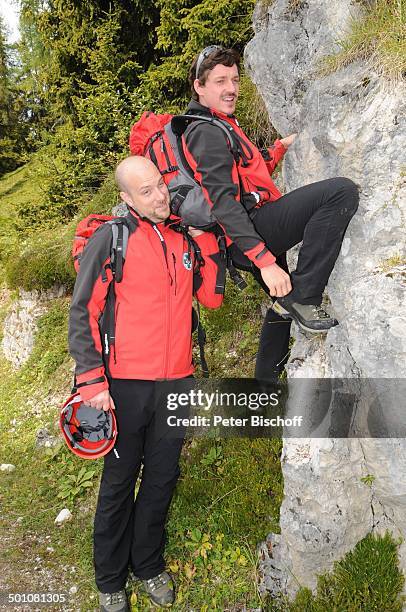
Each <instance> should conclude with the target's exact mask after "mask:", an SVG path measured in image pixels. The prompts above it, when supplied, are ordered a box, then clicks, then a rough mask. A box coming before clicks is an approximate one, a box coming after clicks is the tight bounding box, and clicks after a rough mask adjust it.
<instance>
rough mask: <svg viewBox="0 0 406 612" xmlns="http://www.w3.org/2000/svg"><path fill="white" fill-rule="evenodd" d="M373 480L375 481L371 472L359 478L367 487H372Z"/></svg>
mask: <svg viewBox="0 0 406 612" xmlns="http://www.w3.org/2000/svg"><path fill="white" fill-rule="evenodd" d="M374 481H375V476H373V474H367V475H366V476H363V477H362V478H361V482H363V483H364V484H366V485H368V487H372V485H373V483H374Z"/></svg>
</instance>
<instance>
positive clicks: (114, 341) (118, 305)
mask: <svg viewBox="0 0 406 612" xmlns="http://www.w3.org/2000/svg"><path fill="white" fill-rule="evenodd" d="M119 308H120V302H118V304H117V308H116V312H115V315H114V331H113V333H114V336H113V338H112V340H113V342H112V345H113V357H114V363H117V353H116V339H117V333H116V332H117V321H118V309H119Z"/></svg>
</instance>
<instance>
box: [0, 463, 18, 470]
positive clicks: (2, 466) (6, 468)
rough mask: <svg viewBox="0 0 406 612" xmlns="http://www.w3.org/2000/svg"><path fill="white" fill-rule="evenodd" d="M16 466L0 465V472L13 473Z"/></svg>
mask: <svg viewBox="0 0 406 612" xmlns="http://www.w3.org/2000/svg"><path fill="white" fill-rule="evenodd" d="M15 469H16V466H15V465H13V464H12V463H2V464H1V465H0V472H14V470H15Z"/></svg>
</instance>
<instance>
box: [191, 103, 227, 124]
mask: <svg viewBox="0 0 406 612" xmlns="http://www.w3.org/2000/svg"><path fill="white" fill-rule="evenodd" d="M186 112H187V113H191V114H192V115H207V116H209V117H210V116H211V117H218V118H219V119H225V120H226V121H227V119H233V120H234V121H236V118H235V116H234V115H227V114H226V113H221V112H220V111H218V110H215V109H214V108H209V107H208V106H204V105H203V104H200V102H197V100H193V99H192V100H191V101H190V102H189V105H188V107H187V109H186Z"/></svg>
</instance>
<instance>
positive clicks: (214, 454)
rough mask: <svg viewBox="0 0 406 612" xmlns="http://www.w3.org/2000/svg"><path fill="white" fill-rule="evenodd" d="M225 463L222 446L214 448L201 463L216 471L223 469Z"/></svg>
mask: <svg viewBox="0 0 406 612" xmlns="http://www.w3.org/2000/svg"><path fill="white" fill-rule="evenodd" d="M222 462H223V449H222V447H221V446H220V445H218V444H216V445H215V446H212V447H211V448H210V449H209V451H208V452H207V453H206V454H205V455H204V457H202V458H201V459H200V463H201V464H202V465H204V466H206V467H212V468H215V469H219V468H221V464H222Z"/></svg>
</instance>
